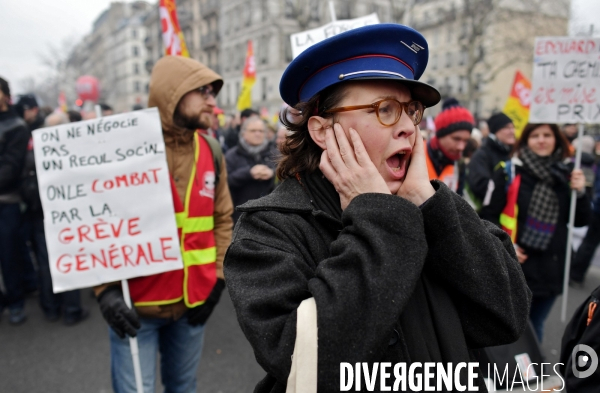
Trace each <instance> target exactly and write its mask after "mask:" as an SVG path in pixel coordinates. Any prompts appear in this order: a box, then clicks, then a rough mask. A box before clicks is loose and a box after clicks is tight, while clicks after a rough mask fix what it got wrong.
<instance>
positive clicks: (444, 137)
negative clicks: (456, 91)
mask: <svg viewBox="0 0 600 393" xmlns="http://www.w3.org/2000/svg"><path fill="white" fill-rule="evenodd" d="M434 123H435V129H436V132H435V136H434V137H433V138H431V140H430V141H429V142H428V143H427V170H428V172H429V180H440V181H441V182H443V183H445V184H446V185H447V186H448V187H450V189H452V190H453V191H455V192H456V193H458V194H459V195H462V190H463V187H464V178H465V176H464V173H463V171H459V169H458V160H460V158H461V156H462V152H463V150H465V147H466V146H467V142H468V141H469V139H470V138H471V131H473V127H475V119H474V118H473V115H472V114H471V112H469V110H468V109H467V108H464V107H462V106H460V103H459V102H458V101H457V100H456V99H455V98H448V99H446V100H445V101H444V103H443V105H442V112H440V114H439V115H437V117H436V118H435V120H434Z"/></svg>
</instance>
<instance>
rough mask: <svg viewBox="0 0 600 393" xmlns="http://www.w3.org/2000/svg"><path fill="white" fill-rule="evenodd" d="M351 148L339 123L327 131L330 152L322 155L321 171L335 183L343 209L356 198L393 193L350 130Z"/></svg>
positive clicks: (326, 138)
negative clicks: (371, 193) (365, 194)
mask: <svg viewBox="0 0 600 393" xmlns="http://www.w3.org/2000/svg"><path fill="white" fill-rule="evenodd" d="M349 133H350V138H351V140H352V145H353V146H354V147H352V146H351V145H350V142H349V141H348V138H347V137H346V133H345V132H344V130H343V128H342V126H341V125H340V124H338V123H336V124H334V125H333V129H332V128H330V127H328V128H326V129H325V144H326V146H327V150H324V151H323V154H322V155H321V163H320V165H319V168H320V169H321V172H323V174H324V175H325V177H326V178H327V179H328V180H329V181H330V182H331V183H332V184H333V186H334V187H335V189H336V191H337V192H338V194H340V202H341V205H342V210H344V209H346V207H347V206H348V204H350V201H352V199H354V197H356V196H357V195H360V194H364V193H369V192H379V193H382V194H390V190H389V188H388V186H387V184H386V183H385V181H384V180H383V178H382V177H381V174H379V171H378V170H377V168H376V167H375V165H374V164H373V162H372V161H371V159H370V158H369V155H368V154H367V150H366V149H365V146H364V145H363V143H362V140H361V139H360V136H359V135H358V132H356V130H354V129H352V128H350V130H349Z"/></svg>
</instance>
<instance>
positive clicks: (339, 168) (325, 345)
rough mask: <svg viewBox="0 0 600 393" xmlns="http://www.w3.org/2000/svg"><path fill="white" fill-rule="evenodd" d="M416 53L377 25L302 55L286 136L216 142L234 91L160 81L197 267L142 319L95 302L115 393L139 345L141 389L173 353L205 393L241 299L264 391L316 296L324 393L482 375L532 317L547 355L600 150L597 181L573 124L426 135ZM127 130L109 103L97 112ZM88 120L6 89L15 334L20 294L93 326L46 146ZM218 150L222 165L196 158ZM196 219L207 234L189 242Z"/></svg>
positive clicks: (158, 68)
mask: <svg viewBox="0 0 600 393" xmlns="http://www.w3.org/2000/svg"><path fill="white" fill-rule="evenodd" d="M381 37H387V38H385V39H383V40H382V39H381ZM406 37H408V38H406ZM400 39H410V40H412V41H413V42H417V43H419V44H418V45H419V47H420V48H421V49H423V48H426V47H427V43H426V42H425V40H424V38H423V37H422V36H421V35H420V34H419V33H417V32H416V31H414V30H412V29H408V28H405V27H403V26H399V25H393V26H392V25H382V26H378V27H368V28H362V29H357V30H356V31H355V32H354V33H352V32H348V33H345V34H342V35H340V36H338V37H336V38H334V39H330V40H327V41H324V42H323V43H319V44H316V45H314V46H313V47H311V48H310V49H308V50H307V51H306V52H304V53H303V54H302V55H301V56H300V57H298V58H297V59H296V60H294V61H293V62H292V64H291V65H290V67H289V68H288V70H287V71H286V73H285V74H284V75H283V78H282V82H281V94H282V97H283V98H284V100H285V101H286V103H287V104H289V105H290V108H288V109H287V110H286V111H284V112H282V115H281V117H280V123H279V124H278V125H277V126H276V127H274V126H273V125H271V124H270V123H269V122H268V121H266V120H265V119H262V118H261V117H260V116H259V114H258V113H257V112H256V111H254V110H253V109H250V108H248V109H246V110H244V111H242V112H241V113H239V114H237V115H236V116H232V117H231V118H229V120H228V121H227V122H226V124H225V125H224V126H222V125H221V124H222V122H221V121H220V118H221V117H222V116H224V112H223V110H221V109H220V108H218V107H217V106H216V100H215V97H216V96H217V94H218V93H219V90H220V89H221V87H222V85H223V81H222V79H221V77H220V76H219V75H218V74H216V73H215V72H214V71H213V70H211V69H209V68H207V67H206V66H204V65H203V64H201V63H199V62H197V61H195V60H192V59H188V58H182V57H176V56H167V57H164V58H162V59H161V60H160V61H158V62H157V63H156V65H155V66H154V69H153V71H152V76H151V83H150V92H149V102H148V106H149V107H157V108H158V110H159V112H160V115H161V123H162V130H163V135H164V140H165V145H166V158H167V164H168V167H169V172H170V175H171V181H172V186H173V187H172V191H173V202H174V206H175V211H176V213H177V214H178V227H179V228H180V229H181V230H182V236H184V237H185V238H186V239H187V237H189V238H190V239H191V238H193V239H194V240H193V241H190V242H189V244H188V243H187V241H186V242H184V243H185V244H186V245H185V247H182V255H183V259H184V268H183V269H182V270H180V271H174V272H168V273H162V274H159V275H155V276H149V277H140V278H136V279H132V280H129V281H130V287H131V297H132V300H133V303H134V305H135V310H132V309H129V308H128V307H127V306H126V305H125V301H124V298H123V293H122V292H121V289H120V287H119V285H116V284H117V283H107V284H104V285H100V286H98V287H95V288H94V293H95V295H96V297H97V300H98V303H99V307H100V310H101V312H102V314H103V316H104V318H105V319H106V321H107V323H108V324H109V326H110V327H111V330H110V332H111V333H110V343H111V362H112V367H111V369H112V378H113V387H114V389H115V391H118V392H121V391H123V392H125V391H127V392H129V391H135V381H134V379H133V375H134V373H133V371H132V370H133V364H132V362H131V358H130V355H129V351H130V347H129V345H130V344H129V341H128V339H127V336H137V337H138V340H139V342H140V353H141V354H142V356H141V358H142V359H144V361H143V362H142V377H143V381H144V386H145V388H146V389H149V391H154V384H155V376H154V374H155V370H156V369H157V367H156V364H155V363H156V356H155V354H156V353H157V352H160V353H161V354H162V363H161V365H160V369H161V376H162V382H163V384H165V386H166V387H170V388H171V389H173V390H172V391H193V390H194V389H195V383H196V382H195V372H196V369H197V367H198V363H199V360H200V354H201V351H202V337H203V334H204V325H205V323H206V321H207V319H208V318H209V316H210V314H211V312H212V310H213V308H214V307H215V306H216V304H217V303H218V301H219V298H220V295H221V292H222V291H223V289H224V288H225V283H227V287H228V289H229V291H230V294H231V297H232V300H233V302H234V305H235V307H236V310H237V313H238V318H239V322H240V324H241V326H242V329H243V330H244V333H245V334H246V336H247V338H248V340H249V341H250V343H251V344H252V345H253V348H254V350H255V352H256V354H257V359H258V361H259V362H260V363H261V365H262V366H263V367H264V368H265V369H266V370H267V372H268V375H267V377H266V378H265V379H264V380H263V381H262V382H261V383H260V384H259V386H258V387H257V390H256V391H261V392H262V391H264V392H280V391H281V392H283V391H285V385H286V383H287V381H288V379H287V376H288V373H289V370H290V368H292V367H293V365H292V362H293V360H292V356H291V355H292V353H294V346H295V340H296V336H297V333H298V332H297V331H296V323H297V318H298V319H299V318H300V315H306V314H300V307H303V306H302V305H303V304H304V301H306V300H307V299H313V301H314V302H315V304H316V309H315V310H316V311H314V312H315V313H316V318H317V320H318V321H319V330H318V332H319V339H320V341H319V351H320V353H319V356H320V358H319V387H320V388H322V389H323V391H330V390H331V389H332V388H333V387H335V386H339V381H338V380H337V379H336V378H337V375H338V373H337V371H335V372H334V369H335V370H337V369H338V368H339V363H340V362H341V361H345V362H350V363H354V362H355V361H357V362H359V361H378V359H379V358H382V357H385V358H389V359H396V361H408V360H412V361H417V360H418V361H424V362H427V361H436V362H440V361H442V360H444V359H446V360H447V359H452V361H468V359H469V350H470V349H471V348H473V347H485V346H493V345H499V344H505V343H509V342H511V341H514V340H515V339H516V338H518V337H519V335H520V334H521V332H522V331H523V329H524V326H525V324H526V321H527V315H526V313H527V312H529V315H528V317H529V320H530V321H531V323H532V325H533V327H534V330H535V333H536V334H537V337H538V339H539V340H540V341H541V340H542V339H543V331H544V330H543V326H544V321H545V320H546V318H547V316H548V314H549V312H550V309H551V308H552V305H553V304H554V302H555V299H556V297H557V296H558V295H560V294H561V293H562V282H563V278H564V277H563V266H564V260H565V256H566V252H567V224H568V221H569V204H570V198H571V195H572V191H575V193H576V197H577V209H576V216H575V225H576V226H586V225H590V226H589V230H588V232H587V236H586V237H585V239H584V240H583V244H582V246H581V248H580V249H579V251H578V252H577V254H576V256H575V258H574V263H573V267H572V272H571V279H572V285H575V286H577V285H579V286H580V285H582V283H583V281H584V278H585V274H586V271H587V269H588V267H589V265H590V261H591V259H592V256H593V254H594V252H595V249H596V247H597V245H598V244H599V243H600V174H599V173H598V170H599V169H598V168H600V166H598V165H596V163H597V162H598V159H597V158H598V157H599V156H600V144H599V143H596V140H595V139H594V138H592V137H591V136H586V137H584V138H583V139H584V140H582V141H581V144H582V146H584V149H585V154H584V158H583V161H582V162H583V169H574V158H573V157H574V146H576V145H575V143H574V139H575V137H576V132H574V130H573V128H574V126H573V125H570V124H567V125H562V129H561V128H560V127H559V125H556V124H528V125H527V126H526V127H525V128H524V130H522V131H521V132H520V135H517V133H516V132H517V130H515V127H514V125H513V122H512V120H511V119H510V117H508V116H507V115H506V114H504V113H502V112H497V113H494V114H492V115H491V116H490V117H489V118H487V119H485V120H484V119H475V117H474V116H473V114H472V113H471V112H470V111H469V110H468V109H467V108H465V107H464V106H462V105H461V104H460V102H459V101H458V100H456V99H454V98H446V99H445V100H444V101H443V104H442V109H441V111H440V113H439V114H437V116H435V118H434V119H433V124H434V125H435V129H430V130H428V129H425V128H423V129H421V130H419V128H418V126H419V125H421V126H423V123H421V120H422V119H423V116H424V113H423V111H424V107H431V106H434V105H435V104H436V103H437V102H439V101H440V96H439V93H438V92H437V90H436V89H435V88H433V87H431V86H428V85H426V84H424V83H421V82H418V78H419V76H420V74H421V73H422V72H423V71H424V69H423V66H422V64H426V61H425V62H423V61H422V58H421V57H422V56H423V55H427V52H426V51H424V52H419V51H415V50H411V51H408V50H405V49H404V48H401V49H400V50H398V48H397V45H393V42H392V41H393V40H400ZM390 40H391V41H390ZM388 41H389V42H388ZM374 42H377V44H373V43H374ZM336 45H337V46H338V47H343V48H348V49H347V50H345V51H335V50H332V47H333V46H336ZM374 45H375V46H376V50H377V51H380V52H381V57H387V58H392V57H394V56H398V57H401V58H402V59H403V60H402V62H399V63H398V64H400V63H402V64H410V67H408V66H406V67H408V68H406V69H405V68H402V70H401V71H402V73H403V75H408V74H410V75H411V78H410V80H409V82H410V83H408V82H406V80H405V79H406V78H405V76H403V78H404V79H398V78H392V77H390V75H394V73H397V72H399V71H398V70H397V69H396V67H398V66H399V65H398V64H396V63H389V64H388V63H385V62H384V63H385V64H384V63H382V64H381V65H379V66H380V67H381V68H382V69H383V70H382V71H377V70H373V69H371V68H369V67H370V63H369V61H370V60H369V56H368V55H365V54H364V53H363V52H364V51H365V50H366V49H365V48H369V49H368V50H371V51H372V50H373V46H374ZM409 49H410V48H409ZM361 51H363V52H361ZM399 52H400V53H399ZM349 64H350V65H351V68H348V69H347V68H346V67H350V66H349ZM401 67H405V65H401ZM184 70H185V72H183V71H184ZM188 70H193V72H188ZM324 70H327V71H324ZM349 70H350V71H352V72H353V73H354V76H353V77H349V78H347V79H344V78H342V77H341V76H343V75H344V73H346V72H348V71H349ZM356 70H359V71H356ZM360 70H363V71H360ZM378 72H380V73H379V74H378ZM361 73H363V74H365V75H366V76H365V77H364V78H363V77H359V76H360V75H361ZM334 74H335V75H334ZM371 74H373V75H371ZM315 75H318V76H319V78H317V79H318V81H317V82H315V80H313V79H312V78H315ZM347 75H352V73H348V74H347ZM356 75H359V76H356ZM338 76H339V77H338ZM340 81H342V82H341V83H340ZM166 92H175V93H173V94H166ZM382 97H383V98H382ZM367 101H370V102H371V103H370V104H368V103H367ZM112 113H113V111H112V108H110V107H109V106H108V105H105V104H103V106H102V115H103V116H107V115H110V114H112ZM91 116H93V115H91V114H89V113H83V114H82V113H80V112H78V111H74V110H73V111H68V112H63V111H61V110H60V109H57V110H52V109H50V108H41V107H40V106H39V105H38V102H37V100H36V98H35V97H34V96H32V95H29V94H28V95H23V96H20V97H18V99H16V100H15V101H14V102H13V101H12V100H11V92H10V86H9V84H8V83H7V81H5V80H4V79H1V78H0V263H1V268H2V277H3V282H4V290H3V291H1V292H0V311H3V310H4V309H5V308H7V309H8V310H9V319H8V321H9V323H10V324H13V325H20V324H22V323H24V322H25V321H26V318H27V314H26V311H25V297H26V296H27V294H28V293H34V292H36V291H37V292H38V293H39V303H40V307H41V308H42V310H43V312H44V315H45V317H46V319H47V320H48V321H49V322H54V321H57V320H59V319H61V318H62V319H63V322H64V324H65V325H68V326H72V325H75V324H77V323H80V322H81V321H84V320H85V319H86V318H87V317H88V315H89V310H87V309H85V308H83V307H82V305H81V291H80V290H74V291H69V292H64V293H60V294H54V292H53V290H52V280H51V275H50V267H49V258H48V251H47V248H46V242H45V236H44V225H43V220H44V212H43V209H42V206H41V202H40V197H39V190H38V188H37V178H36V173H35V157H34V156H33V148H32V141H31V132H32V131H33V130H35V129H37V128H40V127H46V126H56V125H59V124H66V123H69V122H76V121H81V120H82V119H84V120H85V119H87V118H90V117H91ZM418 131H421V134H419V133H418ZM203 148H204V149H207V150H206V151H210V152H211V156H212V159H211V160H207V159H204V158H197V157H204V156H202V155H199V154H198V151H199V149H203ZM409 157H410V159H409ZM196 178H204V179H213V180H214V181H213V182H214V184H213V185H214V194H213V195H210V196H207V195H203V194H202V193H191V194H189V195H191V196H189V195H188V189H193V187H195V185H194V184H196V183H195V182H194V179H196ZM186 195H187V196H186ZM396 196H400V197H401V198H397V197H396ZM592 202H593V203H592ZM592 206H593V207H592ZM234 207H235V209H234ZM179 217H182V218H181V220H180V219H179ZM200 217H208V218H210V220H208V221H207V222H210V225H208V224H207V226H206V227H202V228H198V227H197V226H196V227H194V226H193V225H187V224H186V223H189V222H192V221H193V220H196V219H198V218H200ZM480 218H482V219H484V220H480ZM235 223H237V224H236V229H235V232H234V231H233V225H234V224H235ZM192 227H193V228H194V229H189V228H192ZM186 228H187V229H186ZM501 229H503V231H502V230H501ZM186 231H187V232H186ZM232 235H233V238H234V240H233V242H232ZM226 251H227V257H226V255H225V254H226ZM195 252H202V255H203V258H205V259H203V260H202V262H201V263H198V262H197V261H195V260H194V258H196V257H195V256H194V255H198V254H197V253H196V254H194V253H195ZM374 258H375V259H374ZM224 261H225V266H224V267H223V264H224ZM399 261H400V262H399ZM482 266H483V267H484V268H482ZM399 282H402V283H403V284H401V285H400V287H401V288H400V289H401V290H398V285H399V284H398V283H399ZM184 283H185V284H184ZM383 299H385V302H382V300H383ZM457 299H458V300H460V302H457ZM507 299H510V301H507ZM383 303H385V304H383ZM530 305H531V306H530ZM357 309H360V310H363V311H364V315H363V316H361V317H360V318H356V310H357ZM423 310H426V312H424V311H423ZM296 312H298V314H296ZM440 316H442V317H443V318H442V319H440V318H439V317H440ZM475 321H477V322H475ZM485 321H489V323H486V322H485ZM442 325H444V328H441V326H442ZM448 327H450V330H448ZM444 330H445V331H450V333H448V334H447V335H446V334H441V333H440V332H441V331H444ZM365 332H369V333H368V334H367V335H366V336H368V337H366V336H365ZM390 334H391V335H392V338H391V339H390ZM165 342H169V343H170V344H169V345H163V344H164V343H165ZM388 342H389V345H388ZM392 342H393V343H392ZM396 342H401V343H403V344H402V348H403V351H404V352H402V351H400V350H399V349H398V348H399V347H400V346H398V347H395V343H396ZM296 345H297V341H296ZM432 348H433V349H432ZM374 353H377V354H378V355H377V356H375V355H373V354H374ZM380 355H381V356H380ZM374 356H375V357H374ZM444 361H445V360H444Z"/></svg>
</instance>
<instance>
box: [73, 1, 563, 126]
mask: <svg viewBox="0 0 600 393" xmlns="http://www.w3.org/2000/svg"><path fill="white" fill-rule="evenodd" d="M176 3H177V14H178V19H179V24H180V27H181V30H182V32H183V34H184V36H185V40H186V44H187V47H188V51H189V53H190V56H191V57H192V58H194V59H197V60H199V61H201V62H203V63H204V64H206V65H207V66H208V67H210V68H212V69H213V70H215V71H216V72H218V73H219V74H221V75H222V76H223V79H224V82H225V83H224V86H223V89H222V90H221V93H220V94H219V96H218V105H219V106H221V107H222V108H223V109H225V110H226V112H227V113H230V114H233V113H235V111H236V109H235V108H236V102H237V97H238V95H239V92H240V89H241V85H242V79H243V68H244V62H245V57H246V50H247V46H248V41H252V44H253V48H254V56H255V63H256V83H255V85H254V87H253V89H252V102H253V108H254V109H256V110H259V111H261V113H263V114H268V115H269V117H271V116H272V115H274V114H276V113H278V112H279V110H280V108H281V105H282V104H283V102H282V100H281V97H280V95H279V81H280V79H281V75H282V74H283V71H284V70H285V68H286V67H287V65H288V64H289V62H290V61H291V60H292V50H291V43H290V35H291V34H294V33H297V32H300V31H304V30H309V29H312V28H316V27H318V26H322V25H324V24H327V23H329V22H330V21H331V15H330V10H329V4H328V3H329V2H327V1H319V0H220V1H219V0H177V2H176ZM334 8H335V13H336V16H337V19H352V18H357V17H360V16H365V15H369V14H371V13H376V14H377V15H378V17H379V20H380V22H382V23H405V24H408V25H410V26H412V27H414V28H415V29H417V30H418V31H420V32H421V33H422V34H423V35H424V36H425V38H426V39H427V41H428V43H429V50H430V57H429V65H428V67H427V71H426V72H425V74H424V75H423V76H422V80H423V81H425V82H428V83H430V84H432V85H433V86H435V87H437V88H438V89H439V90H440V92H441V93H442V96H443V97H444V98H446V97H450V96H452V97H456V98H458V99H459V100H460V101H461V102H462V103H463V105H465V106H467V107H469V108H470V109H471V110H472V111H473V112H474V114H475V115H476V116H477V117H479V118H487V117H488V116H489V115H490V114H491V113H492V112H494V111H498V110H501V109H502V108H503V106H504V103H505V101H506V98H507V97H508V94H509V92H510V88H511V84H512V81H513V78H514V75H515V72H516V71H517V70H519V71H521V72H522V73H523V74H525V75H526V76H531V73H532V67H533V41H534V38H535V37H536V36H547V35H554V36H557V35H566V33H567V27H568V16H567V15H568V0H530V1H528V2H521V1H519V0H486V1H481V0H336V1H334ZM135 48H137V49H135ZM163 55H164V45H163V42H162V31H161V24H160V17H159V12H158V2H157V3H154V4H152V5H150V4H148V3H146V2H143V1H139V2H133V3H112V4H111V6H110V8H109V9H108V10H107V11H105V12H104V13H103V14H102V15H101V16H100V17H99V18H98V19H97V20H96V22H95V24H94V29H93V31H92V33H90V34H89V35H88V36H86V37H85V38H84V40H83V41H82V42H81V44H80V45H79V46H78V49H77V50H76V51H75V52H74V54H73V56H72V58H73V62H74V63H77V64H78V67H79V68H78V70H81V73H80V74H81V75H83V74H89V75H94V76H96V77H98V78H99V79H100V81H101V84H102V98H103V100H106V101H107V102H108V103H109V104H111V103H112V104H113V105H114V106H115V107H116V108H118V110H130V109H131V106H132V105H133V104H135V103H142V104H145V103H146V101H147V89H148V80H149V75H150V73H151V70H152V67H153V65H154V64H155V63H156V61H157V60H158V59H159V58H160V57H161V56H163ZM439 110H440V105H438V106H436V107H434V108H430V109H429V110H428V111H427V114H429V115H435V114H437V113H438V112H439Z"/></svg>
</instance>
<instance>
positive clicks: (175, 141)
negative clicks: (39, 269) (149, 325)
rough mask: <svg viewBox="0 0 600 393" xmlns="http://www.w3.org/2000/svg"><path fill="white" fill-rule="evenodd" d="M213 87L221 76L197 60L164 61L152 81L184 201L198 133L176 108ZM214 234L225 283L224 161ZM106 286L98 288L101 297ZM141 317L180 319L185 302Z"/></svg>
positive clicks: (228, 205)
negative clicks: (183, 123) (180, 121)
mask: <svg viewBox="0 0 600 393" xmlns="http://www.w3.org/2000/svg"><path fill="white" fill-rule="evenodd" d="M208 84H212V86H213V89H214V91H215V93H218V92H219V90H220V89H221V87H222V86H223V80H222V79H221V77H220V76H219V74H217V73H215V72H214V71H213V70H211V69H209V68H208V67H206V66H204V65H203V64H201V63H199V62H198V61H196V60H192V59H189V58H185V57H180V56H165V57H163V58H161V59H160V60H159V61H158V62H156V65H155V66H154V69H153V70H152V76H151V78H150V94H149V98H148V107H149V108H151V107H157V108H158V111H159V113H160V120H161V125H162V130H163V137H164V140H165V145H166V155H167V165H168V168H169V174H170V175H171V176H172V178H173V180H174V181H175V186H176V188H177V194H178V195H179V198H180V199H181V200H182V201H184V200H185V194H186V190H187V186H188V183H189V181H190V177H191V175H192V168H193V167H194V165H195V164H196V163H195V160H194V133H195V132H197V130H190V129H185V128H182V127H179V126H177V125H176V124H174V122H173V115H174V114H175V110H176V109H177V104H178V103H179V101H180V100H181V98H183V96H184V95H185V94H186V93H188V92H190V91H192V90H195V89H198V88H199V87H202V86H205V85H208ZM214 203H215V207H214V234H215V242H216V247H217V277H218V278H220V279H223V258H224V257H225V251H226V250H227V247H229V244H230V243H231V233H232V228H233V221H232V219H231V215H232V213H233V203H232V201H231V195H230V193H229V187H228V186H227V169H226V166H225V159H224V158H223V159H222V165H221V171H220V174H219V183H218V184H217V186H216V189H215V200H214ZM105 287H106V286H100V287H96V289H95V292H96V295H99V294H100V293H101V292H102V290H103V289H104V288H105ZM136 309H137V310H138V313H139V314H140V315H143V316H147V317H155V318H169V317H172V318H175V319H176V318H179V317H180V316H181V315H182V314H183V313H184V312H185V311H186V309H187V307H186V306H185V304H184V302H183V300H182V301H181V302H179V303H174V304H169V305H164V306H144V307H136Z"/></svg>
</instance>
